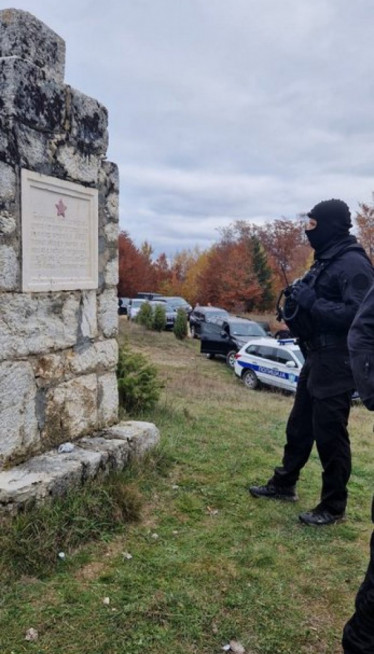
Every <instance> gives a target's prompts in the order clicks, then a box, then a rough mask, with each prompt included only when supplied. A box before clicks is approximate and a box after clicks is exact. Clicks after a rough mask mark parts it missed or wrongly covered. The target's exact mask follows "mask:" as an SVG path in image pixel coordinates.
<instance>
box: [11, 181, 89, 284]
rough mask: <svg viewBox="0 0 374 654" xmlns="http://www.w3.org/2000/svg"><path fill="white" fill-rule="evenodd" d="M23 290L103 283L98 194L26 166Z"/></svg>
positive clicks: (22, 195)
mask: <svg viewBox="0 0 374 654" xmlns="http://www.w3.org/2000/svg"><path fill="white" fill-rule="evenodd" d="M21 201H22V207H21V215H22V290H23V291H70V290H74V289H88V288H97V287H98V193H97V189H92V188H87V187H86V186H81V185H80V184H74V183H73V182H66V181H64V180H61V179H58V178H57V177H49V176H47V175H41V174H39V173H35V172H32V171H30V170H25V169H23V170H22V171H21Z"/></svg>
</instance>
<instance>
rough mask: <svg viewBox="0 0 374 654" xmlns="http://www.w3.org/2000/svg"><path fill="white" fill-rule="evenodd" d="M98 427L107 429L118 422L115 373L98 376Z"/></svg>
mask: <svg viewBox="0 0 374 654" xmlns="http://www.w3.org/2000/svg"><path fill="white" fill-rule="evenodd" d="M97 399H98V408H97V412H98V421H99V427H109V426H110V425H113V424H114V423H115V422H117V421H118V385H117V376H116V373H115V372H109V373H107V374H106V375H100V376H99V377H98V380H97Z"/></svg>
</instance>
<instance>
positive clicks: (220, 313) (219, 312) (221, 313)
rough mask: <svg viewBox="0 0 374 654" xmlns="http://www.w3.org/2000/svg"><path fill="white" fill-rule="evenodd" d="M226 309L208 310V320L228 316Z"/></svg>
mask: <svg viewBox="0 0 374 654" xmlns="http://www.w3.org/2000/svg"><path fill="white" fill-rule="evenodd" d="M227 315H228V313H227V311H226V309H207V310H206V320H213V319H214V318H216V316H227Z"/></svg>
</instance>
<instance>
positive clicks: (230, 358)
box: [226, 350, 236, 369]
mask: <svg viewBox="0 0 374 654" xmlns="http://www.w3.org/2000/svg"><path fill="white" fill-rule="evenodd" d="M235 354H236V350H230V352H227V354H226V363H227V365H228V367H229V368H232V369H233V368H234V365H235Z"/></svg>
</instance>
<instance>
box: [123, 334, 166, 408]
mask: <svg viewBox="0 0 374 654" xmlns="http://www.w3.org/2000/svg"><path fill="white" fill-rule="evenodd" d="M117 383H118V393H119V403H120V406H122V407H123V408H124V409H125V410H126V411H127V413H129V414H130V415H134V414H137V413H140V412H141V411H144V410H147V409H152V408H153V407H154V406H155V404H156V403H157V401H158V399H159V397H160V391H161V388H162V386H161V384H160V382H159V380H158V378H157V369H156V367H155V366H153V365H152V364H150V363H149V362H148V360H147V359H146V357H145V356H144V355H143V354H140V353H139V352H132V351H131V350H130V349H129V347H128V346H127V345H126V344H125V345H124V346H122V348H121V349H120V351H119V356H118V365H117Z"/></svg>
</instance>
